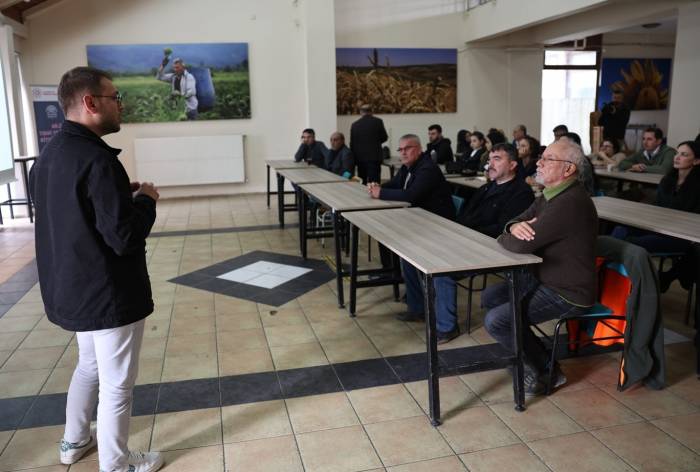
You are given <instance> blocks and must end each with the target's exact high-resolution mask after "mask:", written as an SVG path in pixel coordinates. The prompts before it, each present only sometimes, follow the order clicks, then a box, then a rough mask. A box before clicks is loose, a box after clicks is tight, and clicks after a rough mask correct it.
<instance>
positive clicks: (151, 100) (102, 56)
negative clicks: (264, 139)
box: [87, 43, 250, 123]
mask: <svg viewBox="0 0 700 472" xmlns="http://www.w3.org/2000/svg"><path fill="white" fill-rule="evenodd" d="M87 62H88V65H89V66H92V67H96V68H98V69H102V70H106V71H107V72H109V73H110V74H112V77H113V78H114V85H115V86H116V87H117V90H119V92H121V93H122V95H123V96H124V101H123V104H124V112H123V113H122V122H124V123H153V122H164V121H184V120H227V119H235V118H250V80H249V76H248V43H186V44H120V45H89V46H87Z"/></svg>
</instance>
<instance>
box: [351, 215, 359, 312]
mask: <svg viewBox="0 0 700 472" xmlns="http://www.w3.org/2000/svg"><path fill="white" fill-rule="evenodd" d="M359 237H360V230H359V228H358V227H357V226H355V225H352V224H351V229H350V316H352V317H354V316H355V306H356V302H357V240H358V239H359Z"/></svg>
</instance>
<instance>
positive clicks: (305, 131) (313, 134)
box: [301, 128, 316, 136]
mask: <svg viewBox="0 0 700 472" xmlns="http://www.w3.org/2000/svg"><path fill="white" fill-rule="evenodd" d="M304 133H307V134H310V135H311V136H316V131H314V129H313V128H306V129H305V130H304V131H302V132H301V134H304Z"/></svg>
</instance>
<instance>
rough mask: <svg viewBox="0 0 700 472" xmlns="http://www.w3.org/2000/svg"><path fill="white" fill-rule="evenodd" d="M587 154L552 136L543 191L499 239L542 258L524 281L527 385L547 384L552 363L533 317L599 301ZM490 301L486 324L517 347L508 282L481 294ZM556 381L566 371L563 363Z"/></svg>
mask: <svg viewBox="0 0 700 472" xmlns="http://www.w3.org/2000/svg"><path fill="white" fill-rule="evenodd" d="M585 159H586V158H585V157H584V155H583V152H582V151H581V148H580V147H579V146H578V145H577V144H575V143H573V142H570V141H557V142H554V143H552V144H550V145H549V146H548V147H547V149H546V150H545V151H544V154H543V155H542V158H541V159H540V160H539V161H538V162H537V174H536V180H537V182H538V183H539V184H541V185H543V186H544V191H543V195H542V196H541V197H538V198H537V199H536V200H535V201H534V202H533V204H532V205H531V206H530V208H528V209H527V210H525V212H524V213H522V214H521V215H520V216H518V217H517V218H515V219H513V220H512V221H510V222H508V224H507V225H506V228H505V232H504V233H503V234H502V235H501V236H499V237H498V242H499V243H501V245H502V246H503V247H504V248H506V249H508V250H509V251H513V252H517V253H523V254H536V255H538V256H540V257H541V258H542V263H541V264H538V265H536V266H533V268H532V269H531V271H529V272H528V273H527V274H526V276H525V277H523V281H522V283H521V286H520V289H521V295H522V296H523V297H522V303H523V304H522V309H523V319H524V320H525V325H524V329H523V353H524V357H525V392H526V394H529V395H538V394H541V393H543V392H544V383H543V382H542V379H543V376H544V374H545V373H546V371H547V367H548V354H547V351H546V349H545V346H544V344H543V343H542V341H540V339H539V338H538V337H537V336H536V335H535V333H534V332H533V331H532V329H531V328H530V326H531V325H536V324H539V323H543V322H545V321H548V320H552V319H555V318H559V317H560V316H562V315H566V314H581V313H584V312H586V310H587V309H588V308H590V307H591V306H592V305H593V304H594V303H595V301H596V273H595V244H596V235H597V231H598V215H597V213H596V210H595V206H594V205H593V202H592V201H591V198H590V197H589V196H588V193H587V192H586V189H585V188H584V187H583V185H582V184H581V182H580V181H579V171H580V169H581V168H582V165H583V161H584V160H585ZM481 300H482V305H483V306H484V307H485V308H487V309H488V313H486V318H485V320H484V325H485V327H486V330H487V331H488V332H489V334H491V336H493V337H494V338H495V339H496V341H498V342H499V343H501V345H503V346H504V347H506V348H508V349H510V350H512V349H513V331H512V317H511V311H510V304H509V298H508V286H507V284H505V283H502V284H498V285H494V286H491V287H488V288H487V289H486V290H485V291H484V293H483V295H482V298H481ZM556 371H557V373H556V376H555V383H554V386H559V385H563V384H564V383H565V382H566V377H564V375H563V374H562V373H561V371H560V370H559V369H558V368H556Z"/></svg>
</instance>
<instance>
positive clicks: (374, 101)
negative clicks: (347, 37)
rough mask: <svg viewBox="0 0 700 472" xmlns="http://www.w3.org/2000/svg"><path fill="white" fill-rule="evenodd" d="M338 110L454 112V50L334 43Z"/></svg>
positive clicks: (455, 81)
mask: <svg viewBox="0 0 700 472" xmlns="http://www.w3.org/2000/svg"><path fill="white" fill-rule="evenodd" d="M335 57H336V72H335V74H336V85H337V92H336V93H337V104H338V114H339V115H356V114H359V112H360V106H361V105H362V104H365V103H367V104H370V105H372V108H373V110H374V112H375V113H378V114H389V113H456V112H457V50H456V49H412V48H380V49H377V48H374V49H373V48H337V49H336V50H335Z"/></svg>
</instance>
